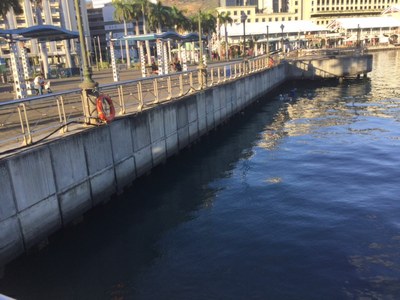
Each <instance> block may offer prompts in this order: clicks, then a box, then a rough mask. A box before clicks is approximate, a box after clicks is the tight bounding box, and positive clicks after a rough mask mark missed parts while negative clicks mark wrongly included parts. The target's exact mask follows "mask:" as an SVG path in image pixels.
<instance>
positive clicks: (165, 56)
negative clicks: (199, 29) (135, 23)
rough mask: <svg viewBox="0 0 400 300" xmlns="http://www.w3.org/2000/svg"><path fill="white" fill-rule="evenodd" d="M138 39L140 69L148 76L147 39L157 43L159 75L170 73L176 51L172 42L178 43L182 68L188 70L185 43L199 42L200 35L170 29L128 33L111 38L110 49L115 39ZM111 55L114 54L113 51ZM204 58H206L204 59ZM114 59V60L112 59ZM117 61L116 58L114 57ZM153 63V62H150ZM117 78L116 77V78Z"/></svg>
mask: <svg viewBox="0 0 400 300" xmlns="http://www.w3.org/2000/svg"><path fill="white" fill-rule="evenodd" d="M201 39H202V41H204V40H206V37H204V36H202V37H201ZM116 40H119V41H126V40H127V41H136V42H137V47H138V50H139V58H140V59H139V61H140V70H141V73H142V77H147V72H146V59H145V52H144V43H145V42H146V41H148V42H153V43H155V44H156V52H157V57H156V59H157V64H158V75H164V74H168V73H169V66H170V64H171V63H172V59H171V57H172V53H173V52H174V51H173V50H172V49H171V42H175V43H177V44H178V48H177V50H178V57H179V60H180V61H181V63H182V70H183V71H187V58H188V56H187V53H186V48H185V47H183V45H184V44H185V43H192V44H194V43H195V42H199V35H198V34H197V33H189V34H186V35H180V34H178V33H176V32H174V31H168V32H163V33H151V34H144V35H126V36H123V37H121V38H119V39H111V40H110V49H111V48H112V49H113V47H111V46H112V44H113V42H114V41H116ZM192 49H194V45H192ZM175 52H176V51H175ZM111 55H114V54H113V53H112V54H111ZM203 60H204V59H203ZM112 61H113V60H112ZM114 61H115V59H114ZM204 61H205V60H204ZM149 63H151V62H149ZM114 67H115V66H113V68H114ZM115 79H116V78H115V77H114V80H115Z"/></svg>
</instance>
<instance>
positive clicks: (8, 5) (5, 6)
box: [0, 0, 23, 29]
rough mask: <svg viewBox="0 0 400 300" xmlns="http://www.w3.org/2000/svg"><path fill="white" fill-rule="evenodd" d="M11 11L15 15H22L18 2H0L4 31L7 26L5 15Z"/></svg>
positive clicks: (4, 0)
mask: <svg viewBox="0 0 400 300" xmlns="http://www.w3.org/2000/svg"><path fill="white" fill-rule="evenodd" d="M11 10H13V11H14V13H15V14H17V15H19V14H22V13H23V9H22V6H21V3H20V2H19V0H1V1H0V15H1V16H2V18H3V20H4V24H5V27H6V29H8V27H9V24H8V20H7V13H8V12H9V11H11Z"/></svg>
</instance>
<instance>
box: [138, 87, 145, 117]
mask: <svg viewBox="0 0 400 300" xmlns="http://www.w3.org/2000/svg"><path fill="white" fill-rule="evenodd" d="M137 93H138V99H139V105H138V110H139V111H142V109H143V106H144V102H143V93H142V82H141V81H139V82H138V84H137Z"/></svg>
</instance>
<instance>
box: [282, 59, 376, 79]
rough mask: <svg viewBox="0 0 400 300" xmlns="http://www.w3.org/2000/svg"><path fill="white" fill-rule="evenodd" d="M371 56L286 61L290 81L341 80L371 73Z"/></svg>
mask: <svg viewBox="0 0 400 300" xmlns="http://www.w3.org/2000/svg"><path fill="white" fill-rule="evenodd" d="M372 61H373V59H372V54H363V55H355V56H330V57H321V58H304V59H295V60H288V64H289V65H290V68H289V69H288V76H289V77H291V78H292V79H296V78H300V79H317V78H343V77H355V76H359V75H366V74H367V73H369V72H371V71H372Z"/></svg>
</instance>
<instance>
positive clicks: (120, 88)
mask: <svg viewBox="0 0 400 300" xmlns="http://www.w3.org/2000/svg"><path fill="white" fill-rule="evenodd" d="M118 98H119V105H120V106H121V112H120V114H121V115H124V114H125V113H126V109H125V99H124V90H123V86H122V85H119V86H118Z"/></svg>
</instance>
